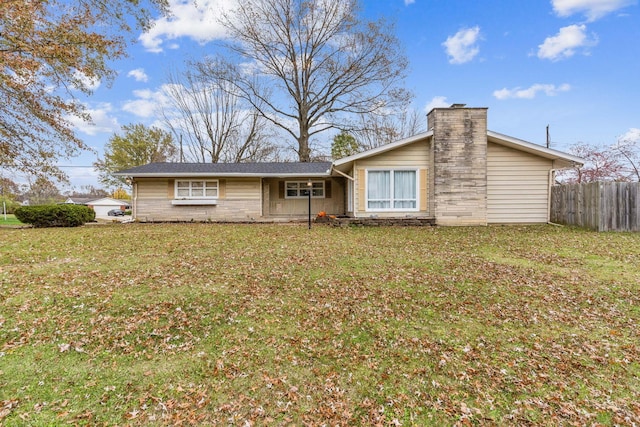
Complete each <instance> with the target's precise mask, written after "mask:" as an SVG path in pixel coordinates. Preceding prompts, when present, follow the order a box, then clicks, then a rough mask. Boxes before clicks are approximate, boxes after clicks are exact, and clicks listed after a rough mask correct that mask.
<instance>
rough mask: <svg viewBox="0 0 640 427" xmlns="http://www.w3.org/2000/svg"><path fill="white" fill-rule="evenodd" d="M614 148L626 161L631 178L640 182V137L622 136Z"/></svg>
mask: <svg viewBox="0 0 640 427" xmlns="http://www.w3.org/2000/svg"><path fill="white" fill-rule="evenodd" d="M612 149H613V150H614V151H615V152H617V153H618V154H619V155H620V156H621V158H622V160H623V162H624V163H625V165H626V169H627V172H628V174H629V175H628V177H629V180H630V181H637V182H640V137H639V138H637V139H634V138H631V137H626V138H625V137H621V138H620V139H618V142H617V144H615V145H613V147H612Z"/></svg>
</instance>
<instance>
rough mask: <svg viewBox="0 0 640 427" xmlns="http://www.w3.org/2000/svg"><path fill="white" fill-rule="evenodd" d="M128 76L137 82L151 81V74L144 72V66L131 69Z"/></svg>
mask: <svg viewBox="0 0 640 427" xmlns="http://www.w3.org/2000/svg"><path fill="white" fill-rule="evenodd" d="M127 77H133V78H134V79H136V81H137V82H147V81H149V76H147V73H145V72H144V68H136V69H135V70H131V71H129V72H128V73H127Z"/></svg>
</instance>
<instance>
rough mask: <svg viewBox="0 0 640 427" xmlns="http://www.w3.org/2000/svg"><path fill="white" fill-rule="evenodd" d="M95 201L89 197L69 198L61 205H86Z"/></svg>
mask: <svg viewBox="0 0 640 427" xmlns="http://www.w3.org/2000/svg"><path fill="white" fill-rule="evenodd" d="M92 200H95V199H92V198H90V197H69V198H67V200H65V201H64V202H63V203H64V204H65V205H86V204H87V203H88V202H90V201H92Z"/></svg>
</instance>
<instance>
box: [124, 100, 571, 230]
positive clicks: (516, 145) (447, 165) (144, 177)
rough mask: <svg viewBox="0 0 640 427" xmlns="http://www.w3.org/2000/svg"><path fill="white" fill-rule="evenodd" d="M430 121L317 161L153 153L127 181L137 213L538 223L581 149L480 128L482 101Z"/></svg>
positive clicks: (440, 112) (152, 217)
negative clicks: (401, 135) (218, 160)
mask: <svg viewBox="0 0 640 427" xmlns="http://www.w3.org/2000/svg"><path fill="white" fill-rule="evenodd" d="M427 120H428V125H429V130H428V131H427V132H424V133H422V134H419V135H415V136H412V137H410V138H406V139H403V140H400V141H396V142H394V143H391V144H388V145H384V146H381V147H377V148H374V149H372V150H368V151H365V152H362V153H358V154H355V155H353V156H349V157H346V158H343V159H339V160H336V161H334V162H333V163H331V162H318V163H237V164H206V163H195V164H194V163H151V164H148V165H144V166H139V167H135V168H131V169H128V170H123V171H120V172H119V173H118V175H120V176H126V177H129V178H131V179H132V182H133V198H132V206H133V216H134V218H136V219H138V220H141V221H191V220H193V221H247V220H265V219H278V218H296V219H298V218H299V219H303V218H306V216H307V215H308V214H309V209H308V203H309V198H308V194H309V193H308V190H307V189H308V188H311V212H312V213H313V214H315V213H317V212H320V211H324V212H326V213H327V214H334V215H347V216H351V217H379V218H382V217H402V218H407V217H413V218H415V217H419V218H433V219H434V220H435V222H436V224H439V225H486V224H490V223H545V222H547V221H548V220H549V201H550V187H551V185H552V183H553V181H554V177H553V175H554V172H555V171H556V170H558V169H563V168H569V167H573V166H574V165H576V164H578V165H580V164H582V162H583V161H582V159H580V158H578V157H575V156H572V155H570V154H566V153H562V152H560V151H557V150H553V149H549V148H545V147H542V146H540V145H536V144H532V143H530V142H526V141H523V140H520V139H516V138H513V137H509V136H506V135H501V134H499V133H496V132H491V131H488V130H487V109H486V108H465V107H464V106H460V105H454V106H452V107H451V108H435V109H433V110H431V112H430V113H429V114H428V115H427Z"/></svg>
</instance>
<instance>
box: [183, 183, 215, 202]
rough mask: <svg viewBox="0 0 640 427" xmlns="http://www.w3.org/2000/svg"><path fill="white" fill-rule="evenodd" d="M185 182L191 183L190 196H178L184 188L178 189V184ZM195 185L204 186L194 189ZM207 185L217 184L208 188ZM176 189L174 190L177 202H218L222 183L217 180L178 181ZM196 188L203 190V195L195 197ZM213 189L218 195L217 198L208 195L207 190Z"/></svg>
mask: <svg viewBox="0 0 640 427" xmlns="http://www.w3.org/2000/svg"><path fill="white" fill-rule="evenodd" d="M184 182H188V183H189V187H188V194H187V195H180V194H178V190H183V189H184V188H178V184H179V183H184ZM194 183H202V185H203V186H202V187H194V186H193V184H194ZM207 184H215V186H208V185H207ZM174 187H175V188H174V193H173V194H174V199H176V200H217V199H218V197H219V196H220V183H219V181H218V180H217V179H176V182H175V184H174ZM194 188H202V195H200V196H194V195H193V192H194ZM213 188H215V192H216V195H215V196H210V195H207V190H208V189H213Z"/></svg>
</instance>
